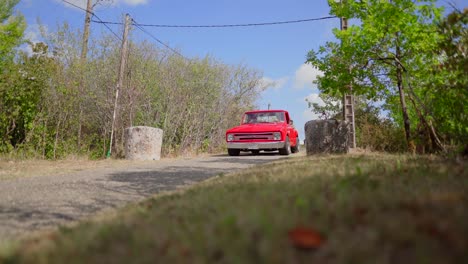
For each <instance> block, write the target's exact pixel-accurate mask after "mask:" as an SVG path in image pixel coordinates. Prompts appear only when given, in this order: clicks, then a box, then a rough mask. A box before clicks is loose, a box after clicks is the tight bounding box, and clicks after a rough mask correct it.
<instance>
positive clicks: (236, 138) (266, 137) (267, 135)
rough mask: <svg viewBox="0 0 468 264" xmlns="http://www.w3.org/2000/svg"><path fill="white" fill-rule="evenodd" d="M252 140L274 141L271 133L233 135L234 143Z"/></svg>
mask: <svg viewBox="0 0 468 264" xmlns="http://www.w3.org/2000/svg"><path fill="white" fill-rule="evenodd" d="M252 140H274V137H273V132H266V133H237V134H234V141H252Z"/></svg>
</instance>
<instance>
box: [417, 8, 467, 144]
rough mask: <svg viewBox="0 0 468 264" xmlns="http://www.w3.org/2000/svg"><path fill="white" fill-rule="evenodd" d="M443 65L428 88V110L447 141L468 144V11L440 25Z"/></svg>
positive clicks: (455, 15) (434, 69)
mask: <svg viewBox="0 0 468 264" xmlns="http://www.w3.org/2000/svg"><path fill="white" fill-rule="evenodd" d="M438 30H439V32H440V34H442V36H443V38H442V39H440V41H439V43H438V49H437V54H438V56H439V63H438V64H437V65H436V66H435V67H433V68H432V70H433V72H432V76H431V77H432V78H430V79H429V81H428V83H427V84H426V85H427V86H426V89H427V90H426V91H425V93H424V95H425V96H426V97H428V98H429V99H428V100H427V101H428V102H427V103H426V107H427V108H429V109H428V112H430V114H431V115H432V116H433V118H434V122H435V123H437V124H438V128H439V131H440V132H442V133H444V135H445V137H446V139H447V140H453V141H455V142H459V143H465V144H466V142H468V104H467V103H466V102H468V88H467V87H468V74H467V73H468V50H467V49H468V8H465V9H464V10H463V11H461V10H455V11H453V12H452V13H450V14H449V15H448V16H447V17H446V18H445V19H444V20H443V21H441V22H440V23H439V25H438Z"/></svg>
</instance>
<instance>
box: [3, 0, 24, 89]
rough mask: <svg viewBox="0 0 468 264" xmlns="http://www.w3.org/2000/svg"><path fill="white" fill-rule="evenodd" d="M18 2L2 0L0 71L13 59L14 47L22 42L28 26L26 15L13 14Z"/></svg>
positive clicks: (15, 0) (17, 0)
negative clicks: (25, 19)
mask: <svg viewBox="0 0 468 264" xmlns="http://www.w3.org/2000/svg"><path fill="white" fill-rule="evenodd" d="M18 2H19V0H6V1H1V2H0V73H2V72H3V69H4V67H5V66H6V65H8V63H9V62H10V60H11V59H12V56H13V54H12V51H13V49H14V48H15V47H17V46H18V45H20V44H21V42H22V38H23V32H24V29H25V28H26V23H25V21H24V17H23V16H21V15H13V9H14V7H15V6H16V4H18ZM0 85H1V83H0Z"/></svg>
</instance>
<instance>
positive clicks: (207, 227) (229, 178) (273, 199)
mask: <svg viewBox="0 0 468 264" xmlns="http://www.w3.org/2000/svg"><path fill="white" fill-rule="evenodd" d="M467 219H468V172H467V171H466V163H463V162H455V161H447V160H442V159H440V158H437V157H430V156H424V157H418V156H397V155H368V154H366V155H347V156H317V157H301V158H292V159H287V160H285V161H279V162H276V163H271V164H266V165H261V166H257V167H254V168H252V169H250V170H248V171H245V172H243V173H238V174H227V175H220V176H218V177H216V178H214V179H212V180H209V181H207V182H204V183H202V184H198V185H196V186H194V187H191V188H188V189H186V190H184V191H181V192H176V193H169V194H165V195H159V196H156V197H154V198H151V199H148V200H146V201H144V202H141V203H139V204H134V205H129V206H127V207H126V208H123V209H121V210H120V211H119V212H118V213H117V214H116V215H113V216H112V217H107V218H105V219H100V220H99V221H97V220H89V221H86V222H82V223H80V224H78V225H77V226H75V227H61V228H59V230H58V231H56V232H52V233H47V234H45V235H42V236H39V237H34V238H28V239H26V240H22V241H17V242H16V243H12V244H10V245H9V247H8V248H4V249H3V251H2V252H1V253H0V262H1V263H468V221H467ZM298 227H302V228H305V229H307V230H313V231H315V232H318V233H319V234H320V236H321V237H322V238H323V240H322V241H321V243H319V244H318V245H317V246H316V247H308V248H305V249H304V248H298V247H296V246H295V244H294V243H293V242H294V239H293V240H291V238H290V236H288V233H289V232H290V231H291V230H293V229H295V228H298Z"/></svg>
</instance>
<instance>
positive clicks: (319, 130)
mask: <svg viewBox="0 0 468 264" xmlns="http://www.w3.org/2000/svg"><path fill="white" fill-rule="evenodd" d="M304 130H305V145H306V153H307V155H313V154H321V153H348V151H349V147H348V140H349V137H348V133H349V123H348V122H346V121H338V120H335V119H329V120H311V121H308V122H307V123H306V124H305V125H304Z"/></svg>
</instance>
